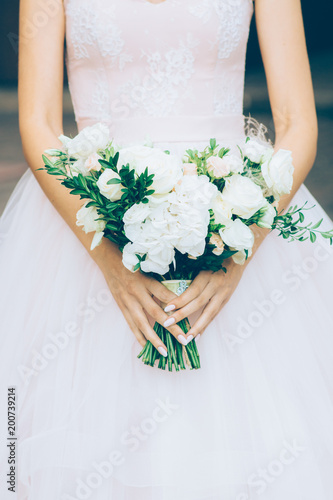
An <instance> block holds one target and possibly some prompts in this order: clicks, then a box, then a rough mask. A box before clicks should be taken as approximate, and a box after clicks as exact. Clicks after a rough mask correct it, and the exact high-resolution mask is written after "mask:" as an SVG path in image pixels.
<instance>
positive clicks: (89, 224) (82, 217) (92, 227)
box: [76, 203, 106, 250]
mask: <svg viewBox="0 0 333 500" xmlns="http://www.w3.org/2000/svg"><path fill="white" fill-rule="evenodd" d="M86 205H87V203H85V204H84V205H83V207H81V208H80V210H78V212H77V214H76V225H77V226H82V227H83V230H84V232H85V233H91V232H92V231H95V232H96V233H95V235H94V237H93V240H92V243H91V250H93V249H94V248H95V247H97V246H98V245H99V244H100V242H101V241H102V238H103V235H104V229H105V226H106V223H105V222H104V221H103V220H97V219H99V218H100V215H99V214H98V212H97V209H96V208H95V207H87V206H86Z"/></svg>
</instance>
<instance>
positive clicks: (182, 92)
mask: <svg viewBox="0 0 333 500" xmlns="http://www.w3.org/2000/svg"><path fill="white" fill-rule="evenodd" d="M65 9H66V21H67V26H66V29H67V66H68V73H69V84H70V90H71V95H72V99H73V104H74V109H75V114H76V120H77V124H78V128H79V129H82V128H83V127H85V126H87V125H91V124H93V123H96V122H103V123H106V124H108V125H109V127H110V132H111V134H112V136H113V137H115V139H116V141H117V142H118V143H120V144H130V143H135V142H139V141H143V140H145V139H146V137H147V136H148V137H150V139H151V140H152V141H154V143H155V144H156V146H158V147H163V148H165V149H168V150H170V151H171V152H173V153H175V154H179V155H180V154H182V152H184V150H185V149H186V148H187V147H189V146H192V147H193V146H196V147H198V148H199V149H200V148H201V147H202V146H205V145H206V143H207V141H208V140H209V139H210V138H211V137H216V139H217V142H218V144H221V145H224V144H225V145H229V144H232V145H235V144H237V143H238V142H240V141H241V140H243V139H244V117H243V114H242V112H243V111H242V104H243V103H242V101H243V85H244V67H245V52H246V46H247V39H248V31H249V24H250V19H251V16H252V11H253V5H252V2H251V1H250V0H166V1H164V2H163V3H160V4H157V5H156V4H151V3H149V2H148V1H146V0H108V1H106V0H96V1H94V2H90V1H89V0H65ZM50 147H52V144H50ZM306 200H308V201H309V204H310V205H314V204H315V205H316V207H315V208H314V209H313V210H312V211H311V212H308V213H307V220H308V221H310V220H314V221H317V220H319V219H321V218H322V217H323V218H324V222H323V227H324V228H326V229H330V228H331V227H332V223H331V221H330V220H329V218H328V217H327V215H326V214H325V213H324V212H323V210H322V209H321V207H320V206H319V205H318V204H317V203H316V202H315V200H314V199H313V197H312V196H311V194H310V193H309V192H308V191H307V189H306V188H305V187H304V186H302V187H301V188H300V189H299V191H298V193H297V194H296V196H295V198H294V200H293V204H296V203H297V204H298V205H302V204H303V203H304V202H305V201H306ZM0 233H1V245H0V276H1V287H0V309H1V316H0V321H1V354H0V375H1V403H0V405H1V421H0V424H1V427H0V428H1V431H0V434H1V436H2V440H1V443H0V444H1V454H2V455H3V461H2V465H1V470H2V473H3V475H2V477H1V488H2V489H1V498H4V499H7V498H10V499H11V498H14V496H13V494H12V493H11V492H9V491H8V490H7V487H8V484H6V482H5V481H6V480H7V478H6V477H5V474H7V472H8V470H9V465H8V463H7V457H8V448H7V447H6V445H7V443H8V441H7V396H6V395H7V387H12V386H15V387H16V395H17V412H18V413H17V435H18V440H17V448H16V452H17V460H18V467H17V478H18V498H19V500H73V499H88V498H89V499H90V498H91V499H92V500H248V499H251V500H254V499H257V498H259V497H260V498H264V499H265V500H331V499H332V498H333V479H332V470H333V401H332V382H333V307H332V282H333V250H332V248H331V247H330V246H329V244H328V242H327V241H325V240H323V239H322V240H318V241H317V242H316V243H315V244H310V243H308V242H305V243H289V244H288V243H286V242H285V241H284V240H283V239H282V238H278V237H277V235H276V234H273V233H271V234H270V235H269V236H268V237H267V239H266V240H265V241H264V243H263V244H262V245H261V247H260V249H259V250H258V252H257V253H256V255H255V257H254V259H253V261H252V262H251V263H250V265H249V266H248V267H247V269H246V270H245V273H244V275H243V277H242V280H241V282H240V284H239V286H238V288H237V289H236V291H235V293H234V294H233V296H232V298H231V300H230V301H229V303H228V304H227V305H226V306H225V307H224V308H223V310H222V311H221V312H220V313H219V315H218V316H217V317H216V319H214V320H213V321H212V322H211V324H210V325H209V327H208V328H207V330H206V331H205V333H204V334H203V335H202V336H201V338H200V340H199V341H198V349H199V352H200V355H201V365H202V368H201V369H200V370H196V371H194V370H193V371H190V370H186V371H184V372H180V373H176V372H172V373H170V372H168V371H162V370H159V369H157V368H155V369H153V368H151V367H148V366H146V365H144V364H143V363H142V361H141V360H139V359H137V355H138V353H139V352H140V350H141V346H140V345H139V343H138V342H137V341H136V339H135V337H134V335H133V334H132V333H131V331H130V329H129V327H128V326H127V323H126V321H125V319H124V318H123V315H122V313H121V311H120V310H119V308H118V306H117V304H116V302H115V300H114V298H113V297H112V295H111V294H110V292H109V291H108V288H107V285H106V282H105V280H104V277H103V275H102V273H101V271H100V269H99V268H98V267H97V266H96V264H95V263H94V262H93V261H92V259H91V258H90V256H89V255H88V253H87V252H86V250H85V249H84V248H83V247H82V246H81V244H80V243H79V241H78V240H77V239H76V237H75V236H74V234H73V233H72V232H71V230H70V229H69V228H68V227H67V225H66V224H65V222H64V221H63V220H62V218H61V217H60V215H59V214H58V213H57V212H56V210H55V209H54V208H53V206H52V205H51V203H50V202H49V200H48V199H47V198H46V196H45V195H44V194H43V192H42V190H41V188H40V187H39V185H38V183H37V181H36V180H35V178H34V176H33V174H32V173H31V171H30V170H28V171H27V172H26V173H25V174H24V175H23V177H22V179H21V180H20V182H19V183H18V185H17V187H16V189H15V191H14V193H13V195H12V196H11V198H10V201H9V203H8V205H7V207H6V210H5V212H4V214H3V217H2V219H1V225H0Z"/></svg>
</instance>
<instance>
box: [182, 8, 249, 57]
mask: <svg viewBox="0 0 333 500" xmlns="http://www.w3.org/2000/svg"><path fill="white" fill-rule="evenodd" d="M247 1H248V2H249V3H251V5H252V0H247ZM189 11H190V13H191V14H192V15H194V16H196V17H198V18H199V19H201V21H202V22H203V23H204V24H206V23H208V21H209V20H210V19H211V16H213V15H217V17H218V20H219V29H218V34H217V37H216V39H215V41H214V42H213V44H212V45H213V47H214V46H216V45H217V46H218V58H219V59H227V58H228V57H230V55H231V54H232V52H233V51H234V50H235V49H236V48H237V47H238V44H239V42H240V40H241V37H242V34H243V28H244V21H245V16H244V0H197V3H194V4H191V5H190V6H189Z"/></svg>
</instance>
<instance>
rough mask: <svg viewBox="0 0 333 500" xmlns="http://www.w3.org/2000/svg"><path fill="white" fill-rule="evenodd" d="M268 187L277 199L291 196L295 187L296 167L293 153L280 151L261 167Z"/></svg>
mask: <svg viewBox="0 0 333 500" xmlns="http://www.w3.org/2000/svg"><path fill="white" fill-rule="evenodd" d="M261 172H262V175H263V177H264V180H265V182H266V184H267V187H268V188H269V189H270V190H271V192H272V194H273V196H274V197H275V198H277V199H279V197H280V196H281V195H283V194H289V193H290V191H291V188H292V185H293V174H294V166H293V159H292V153H291V151H287V150H285V149H280V150H279V151H278V152H277V153H275V155H274V156H273V157H272V158H271V159H270V160H268V161H266V162H265V163H264V164H263V165H262V166H261Z"/></svg>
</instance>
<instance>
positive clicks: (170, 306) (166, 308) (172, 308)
mask: <svg viewBox="0 0 333 500" xmlns="http://www.w3.org/2000/svg"><path fill="white" fill-rule="evenodd" d="M174 309H176V306H175V305H174V304H170V305H169V306H166V307H165V308H164V312H166V313H168V312H170V311H173V310H174Z"/></svg>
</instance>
